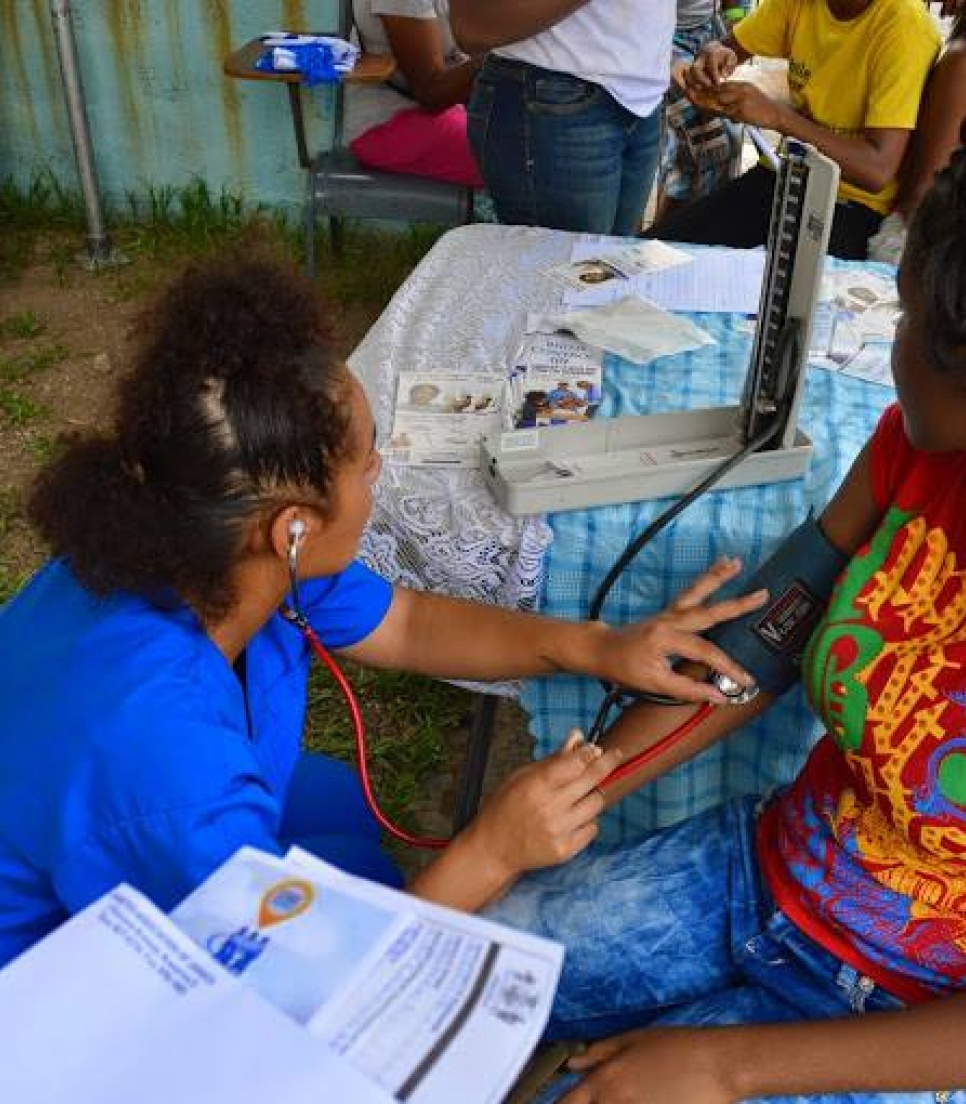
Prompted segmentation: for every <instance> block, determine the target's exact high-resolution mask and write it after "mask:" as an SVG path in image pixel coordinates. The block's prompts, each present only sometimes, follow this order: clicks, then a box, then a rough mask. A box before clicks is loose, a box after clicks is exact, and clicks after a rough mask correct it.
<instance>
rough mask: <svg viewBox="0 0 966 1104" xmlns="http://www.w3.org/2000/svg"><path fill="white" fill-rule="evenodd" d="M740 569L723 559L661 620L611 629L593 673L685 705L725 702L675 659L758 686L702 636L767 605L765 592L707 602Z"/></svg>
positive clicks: (735, 562) (599, 647) (600, 643)
mask: <svg viewBox="0 0 966 1104" xmlns="http://www.w3.org/2000/svg"><path fill="white" fill-rule="evenodd" d="M740 571H741V561H740V560H731V559H722V560H719V561H718V563H716V564H715V565H714V566H713V567H711V568H709V569H708V570H707V571H706V572H704V574H703V575H700V576H699V577H698V578H697V580H696V581H695V582H694V583H692V585H691V586H689V587H688V588H687V590H685V591H682V593H681V594H680V595H678V597H677V598H676V599H675V600H674V601H673V602H672V603H671V604H670V605H669V606H668V607H667V609H666V610H664V611H663V612H662V613H659V614H657V616H655V617H651V618H649V619H648V620H646V621H640V622H638V623H637V624H634V625H625V626H622V627H620V628H614V627H610V626H608V627H607V628H606V631H605V632H604V633H603V634H602V635H601V636H600V637H599V638H598V639H597V640H596V641H595V647H596V655H595V657H594V663H593V666H592V667H589V668H588V670H589V671H590V672H591V673H593V674H595V675H597V676H598V677H599V678H602V679H605V680H606V681H608V682H613V683H616V684H617V685H618V686H626V687H629V688H631V689H640V690H647V691H650V692H651V693H657V694H666V695H668V696H669V697H672V698H678V699H679V700H681V701H690V702H703V701H710V702H715V703H716V704H719V705H720V704H723V703H724V700H725V699H724V697H723V695H722V694H721V693H720V692H719V691H718V690H716V689H715V688H714V687H713V686H711V685H709V684H708V683H706V682H698V681H696V680H695V679H692V678H688V677H687V676H686V675H682V674H678V673H676V672H675V671H674V670H673V668H672V666H671V663H672V661H673V660H676V659H689V660H694V661H696V662H698V663H702V664H704V665H705V666H707V667H708V668H709V669H710V670H712V671H717V672H719V673H720V674H724V675H727V676H728V677H729V678H730V679H733V680H734V681H735V682H737V683H739V684H741V685H742V686H750V685H751V684H752V683H753V682H754V679H753V678H752V676H751V675H750V674H749V673H748V672H747V671H745V670H744V669H743V668H742V667H741V666H740V665H739V664H737V663H735V662H734V661H733V660H732V659H731V658H730V657H729V656H727V655H725V653H724V652H723V651H722V650H721V649H720V648H718V647H716V646H715V645H714V644H712V643H711V642H710V641H709V640H705V639H704V637H702V636H700V635H698V634H699V633H702V632H704V631H706V630H707V629H710V628H711V627H712V625H717V624H719V623H720V622H722V621H731V620H732V619H733V618H735V617H741V616H742V615H743V614H746V613H750V612H751V611H752V610H756V609H758V608H759V607H760V606H762V605H763V604H764V602H765V600H766V599H767V597H768V594H767V592H766V591H763V590H760V591H756V592H755V593H753V594H747V595H744V596H743V597H741V598H730V599H727V600H726V601H723V602H714V603H711V604H709V603H708V599H709V598H710V597H711V596H712V595H713V594H714V593H715V592H716V591H717V590H719V589H720V588H721V587H722V586H724V585H725V584H726V583H728V582H730V581H731V580H732V579H734V578H735V576H736V575H738V573H739V572H740Z"/></svg>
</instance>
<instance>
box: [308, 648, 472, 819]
mask: <svg viewBox="0 0 966 1104" xmlns="http://www.w3.org/2000/svg"><path fill="white" fill-rule="evenodd" d="M341 666H342V667H343V670H344V671H345V672H346V674H347V675H348V676H349V679H350V681H351V683H352V686H353V689H354V690H355V693H356V696H357V697H358V699H359V701H360V703H361V705H362V711H363V716H364V719H365V722H366V728H367V730H368V733H369V747H368V752H369V754H368V762H369V764H370V769H371V771H372V779H373V786H374V788H375V791H376V795H377V797H378V798H379V800H380V802H381V803H382V805H383V808H384V810H385V812H386V813H387V814H388V815H389V816H390V817H392V818H393V819H399V820H401V822H402V823H403V825H404V826H406V825H411V824H412V819H413V809H414V807H415V806H418V805H419V804H420V798H421V796H422V795H423V794H424V786H423V780H424V779H425V778H427V777H430V776H432V775H434V774H438V773H439V771H440V770H441V769H442V768H443V766H444V765H445V764H446V762H447V761H448V760H449V759H451V757H452V748H453V744H454V742H455V738H456V736H457V733H458V732H459V730H460V729H462V728H464V727H465V724H466V720H467V717H468V715H469V712H470V694H469V693H468V692H467V691H465V690H460V689H457V688H456V687H453V686H448V685H447V684H445V683H441V682H435V681H433V680H431V679H427V678H421V677H419V676H416V675H407V674H401V673H399V672H396V671H373V670H367V669H365V668H362V667H358V666H356V665H354V664H350V663H343V664H341ZM306 745H307V746H308V747H309V748H310V749H311V750H313V751H321V752H324V753H325V754H327V755H334V756H336V758H339V759H343V760H345V761H347V762H353V761H354V755H355V751H354V748H355V745H354V742H353V733H352V728H351V725H350V722H349V714H348V711H347V709H346V706H345V703H344V701H343V698H342V694H341V692H340V691H339V689H338V687H337V686H336V685H335V683H334V682H333V680H332V678H331V676H329V675H328V674H327V673H326V672H324V671H321V670H319V669H316V670H315V671H313V673H312V678H311V680H310V682H309V709H308V723H307V728H306Z"/></svg>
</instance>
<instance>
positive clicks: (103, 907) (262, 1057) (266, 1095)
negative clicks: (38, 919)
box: [0, 886, 392, 1104]
mask: <svg viewBox="0 0 966 1104" xmlns="http://www.w3.org/2000/svg"><path fill="white" fill-rule="evenodd" d="M0 1038H2V1039H3V1048H2V1049H3V1058H2V1060H0V1100H2V1101H4V1102H9V1104H14V1102H16V1104H131V1102H132V1101H137V1104H266V1102H267V1101H285V1102H286V1104H319V1102H320V1101H325V1100H329V1101H339V1102H340V1104H392V1098H391V1097H390V1096H389V1095H388V1094H387V1093H386V1092H384V1091H383V1090H382V1089H380V1088H379V1087H378V1086H376V1085H375V1084H373V1083H372V1082H371V1081H369V1080H367V1079H366V1078H365V1077H364V1076H363V1075H361V1074H359V1073H358V1072H357V1071H356V1070H355V1069H353V1068H352V1066H351V1065H350V1064H349V1063H348V1062H346V1061H345V1060H344V1059H342V1058H340V1057H338V1056H337V1055H335V1054H333V1053H332V1051H331V1049H329V1048H327V1047H326V1046H325V1044H324V1042H323V1041H322V1040H320V1039H317V1038H315V1037H313V1036H312V1035H310V1034H309V1033H308V1032H306V1031H304V1030H302V1029H300V1028H299V1027H298V1025H297V1024H294V1023H293V1022H292V1021H291V1020H290V1019H288V1018H287V1017H285V1016H284V1015H282V1014H281V1013H280V1012H278V1011H276V1009H274V1008H272V1007H271V1005H270V1004H268V1003H266V1002H265V1001H263V1000H262V999H261V998H260V997H258V996H257V995H256V994H255V993H254V992H253V991H252V990H251V989H248V988H246V987H245V986H244V985H243V984H242V983H241V982H239V981H238V980H236V979H235V978H233V977H232V976H231V975H230V974H229V973H227V972H226V971H225V970H223V969H222V968H221V967H220V966H218V965H217V964H216V963H214V962H213V961H212V960H211V958H210V957H209V956H208V955H207V954H205V953H204V952H203V951H201V950H199V949H198V948H197V947H196V946H195V945H194V943H193V942H192V941H191V940H190V939H188V937H187V936H185V935H183V934H182V933H181V932H180V931H179V930H178V929H177V928H176V927H175V925H174V924H173V923H172V922H171V920H170V919H168V917H166V916H165V915H164V914H163V913H162V912H160V911H159V910H158V909H156V908H155V907H154V905H152V904H151V903H150V902H149V901H148V900H147V899H146V898H145V897H143V896H141V894H139V893H137V892H136V891H135V890H133V889H131V888H129V887H127V886H121V887H119V888H118V889H116V890H114V892H112V893H110V894H108V895H107V896H106V897H103V898H102V899H101V900H99V901H97V902H96V903H95V904H93V905H91V906H90V907H89V908H87V909H85V910H84V911H83V912H81V913H79V914H78V915H77V916H75V917H74V918H73V919H71V920H69V921H68V922H67V923H65V924H64V925H63V926H62V927H60V928H58V929H57V930H56V931H55V932H54V933H53V934H52V935H49V936H48V937H47V938H46V939H44V940H42V941H41V942H40V943H38V944H37V945H36V946H35V947H33V948H32V949H30V950H28V951H26V952H25V953H24V954H22V955H21V956H20V957H19V958H17V959H15V960H14V961H13V962H12V963H11V964H10V965H8V966H7V967H6V968H5V969H3V970H2V971H0Z"/></svg>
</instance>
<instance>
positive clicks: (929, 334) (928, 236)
mask: <svg viewBox="0 0 966 1104" xmlns="http://www.w3.org/2000/svg"><path fill="white" fill-rule="evenodd" d="M960 142H961V143H966V122H964V123H963V126H962V129H961V130H960ZM903 265H904V266H907V267H908V271H909V273H910V274H911V275H913V276H914V278H915V283H916V285H917V287H918V289H919V294H920V296H921V297H922V304H923V311H924V321H925V326H924V333H925V340H926V343H927V344H926V351H927V354H928V356H929V359H930V360H931V362H932V363H933V365H934V366H935V367H936V368H937V369H938V370H939V371H941V372H948V373H951V374H952V373H955V374H956V375H957V376H960V377H961V378H962V380H963V382H964V383H966V148H964V146H963V145H962V144H961V145H960V147H959V149H957V150H955V152H954V153H953V155H952V157H951V158H950V161H949V164H948V165H947V166H946V168H944V169H942V170H941V171H940V172H938V173H936V178H935V180H934V181H933V185H932V187H931V188H930V189H929V191H928V192H927V193H926V194H925V196H923V198H922V201H921V202H920V204H919V206H918V207H917V208H916V212H915V214H914V215H913V217H912V221H911V223H910V225H909V234H908V237H907V240H906V248H905V254H904V256H903Z"/></svg>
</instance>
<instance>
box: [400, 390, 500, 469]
mask: <svg viewBox="0 0 966 1104" xmlns="http://www.w3.org/2000/svg"><path fill="white" fill-rule="evenodd" d="M503 390H504V381H503V380H502V379H498V378H494V377H493V376H484V375H480V374H469V373H467V374H460V373H440V374H438V375H437V374H429V373H426V372H400V373H399V378H398V381H397V384H396V406H395V412H394V416H393V423H392V431H391V433H390V436H389V441H388V442H387V444H386V445H385V446H384V447H383V450H382V451H383V454H384V455H385V456H386V457H387V458H389V459H392V460H396V461H398V462H400V463H403V464H414V465H419V466H426V467H436V466H454V467H475V465H476V462H477V456H478V453H479V444H480V441H481V440H482V438H483V437H484V436H485V435H486V434H487V433H490V432H492V431H493V430H494V429H497V428H499V426H500V425H501V423H502V411H503Z"/></svg>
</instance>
